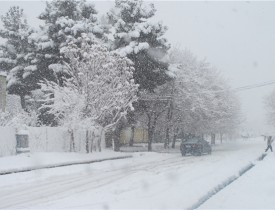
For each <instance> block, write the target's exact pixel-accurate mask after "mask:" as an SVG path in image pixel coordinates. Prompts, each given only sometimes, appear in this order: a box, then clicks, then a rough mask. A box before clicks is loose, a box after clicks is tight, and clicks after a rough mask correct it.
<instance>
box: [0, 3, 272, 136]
mask: <svg viewBox="0 0 275 210" xmlns="http://www.w3.org/2000/svg"><path fill="white" fill-rule="evenodd" d="M153 3H154V4H155V7H156V9H157V13H156V17H155V19H156V20H161V21H162V22H163V23H164V24H165V25H166V26H168V28H169V29H168V31H167V34H166V37H167V38H168V41H169V42H170V43H171V44H172V46H173V45H181V46H182V47H183V48H188V49H189V50H191V51H192V52H193V53H194V54H195V55H197V56H198V58H201V59H203V58H206V59H207V60H208V61H209V62H210V63H211V64H212V65H214V66H216V67H217V68H218V69H219V70H220V71H221V72H222V74H223V76H224V77H225V78H226V79H228V81H229V83H230V84H231V86H232V87H240V86H245V85H251V84H257V83H262V82H266V81H271V80H275V2H272V1H270V2H260V1H259V2H255V1H250V2H248V1H246V2H244V1H242V2H241V1H237V2H236V1H229V2H225V1H215V2H207V1H203V2H202V1H154V2H153ZM12 5H19V6H20V7H22V8H23V9H24V11H25V13H26V16H27V19H28V21H29V23H30V24H31V25H32V26H34V27H37V26H38V25H39V21H38V20H37V18H36V17H37V16H38V14H40V12H41V11H43V9H44V8H45V1H44V2H42V1H21V2H18V1H0V14H1V15H2V14H4V13H5V12H7V10H8V9H9V7H10V6H12ZM95 5H96V8H97V10H98V11H99V12H100V13H104V12H106V11H108V10H109V9H110V8H111V7H112V6H113V1H96V2H95ZM274 88H275V85H273V86H272V85H271V86H266V87H261V88H257V89H251V90H247V91H243V92H239V93H238V96H239V97H240V99H241V103H242V110H243V113H244V115H245V117H246V119H247V124H246V126H247V127H249V128H250V129H253V130H254V131H259V132H263V131H264V130H265V129H266V128H267V127H266V116H265V115H266V114H265V110H264V104H263V98H264V97H265V96H267V95H268V94H270V92H271V91H272V89H274Z"/></svg>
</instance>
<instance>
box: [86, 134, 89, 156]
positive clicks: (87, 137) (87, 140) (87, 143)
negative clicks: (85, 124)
mask: <svg viewBox="0 0 275 210" xmlns="http://www.w3.org/2000/svg"><path fill="white" fill-rule="evenodd" d="M86 153H89V131H88V130H86Z"/></svg>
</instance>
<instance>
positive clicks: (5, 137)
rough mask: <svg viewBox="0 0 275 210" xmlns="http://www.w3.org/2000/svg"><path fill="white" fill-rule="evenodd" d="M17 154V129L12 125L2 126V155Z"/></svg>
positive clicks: (0, 150)
mask: <svg viewBox="0 0 275 210" xmlns="http://www.w3.org/2000/svg"><path fill="white" fill-rule="evenodd" d="M15 154H16V138H15V129H14V128H11V127H0V157H3V156H7V155H15Z"/></svg>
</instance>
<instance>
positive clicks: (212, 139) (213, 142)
mask: <svg viewBox="0 0 275 210" xmlns="http://www.w3.org/2000/svg"><path fill="white" fill-rule="evenodd" d="M211 144H212V145H214V144H216V135H215V134H214V133H211Z"/></svg>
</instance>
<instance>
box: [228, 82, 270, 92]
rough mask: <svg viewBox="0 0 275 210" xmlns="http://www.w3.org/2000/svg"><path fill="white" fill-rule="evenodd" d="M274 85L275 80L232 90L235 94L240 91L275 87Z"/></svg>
mask: <svg viewBox="0 0 275 210" xmlns="http://www.w3.org/2000/svg"><path fill="white" fill-rule="evenodd" d="M274 84H275V80H271V81H267V82H262V83H257V84H253V85H246V86H242V87H238V88H233V89H232V90H233V91H235V92H239V91H244V90H250V89H254V88H259V87H264V86H269V85H274Z"/></svg>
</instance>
